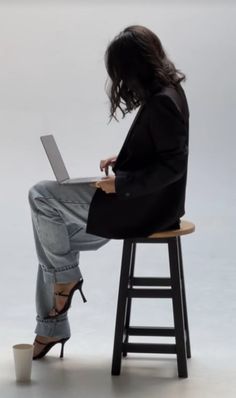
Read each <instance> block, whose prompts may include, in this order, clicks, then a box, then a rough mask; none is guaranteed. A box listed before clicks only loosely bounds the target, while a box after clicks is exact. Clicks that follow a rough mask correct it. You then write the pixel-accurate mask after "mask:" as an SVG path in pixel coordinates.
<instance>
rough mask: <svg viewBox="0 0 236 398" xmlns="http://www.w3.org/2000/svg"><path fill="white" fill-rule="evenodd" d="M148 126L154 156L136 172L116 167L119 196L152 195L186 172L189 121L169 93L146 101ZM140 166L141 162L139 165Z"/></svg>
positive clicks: (116, 184) (116, 183)
mask: <svg viewBox="0 0 236 398" xmlns="http://www.w3.org/2000/svg"><path fill="white" fill-rule="evenodd" d="M148 112H149V115H148V117H149V128H148V131H147V133H148V134H149V135H150V136H151V140H152V144H153V146H154V150H155V159H154V161H152V162H151V163H150V165H148V167H146V168H144V169H142V168H141V167H140V170H138V171H130V172H129V171H121V170H116V179H115V186H116V193H117V195H118V196H119V197H120V198H127V199H128V198H131V197H138V196H142V195H148V194H152V193H155V192H158V191H161V190H163V189H164V188H166V187H167V186H168V185H170V184H173V183H175V182H176V181H178V180H179V179H181V178H182V177H183V175H184V174H185V173H186V171H187V158H188V124H186V123H185V121H184V119H183V116H182V114H181V113H180V111H179V110H178V109H177V107H176V105H175V104H174V102H173V101H172V100H171V98H170V97H169V96H164V95H159V96H154V98H153V99H152V101H151V102H150V103H149V104H148ZM140 166H141V165H140Z"/></svg>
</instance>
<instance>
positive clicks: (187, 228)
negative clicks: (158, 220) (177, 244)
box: [148, 220, 195, 239]
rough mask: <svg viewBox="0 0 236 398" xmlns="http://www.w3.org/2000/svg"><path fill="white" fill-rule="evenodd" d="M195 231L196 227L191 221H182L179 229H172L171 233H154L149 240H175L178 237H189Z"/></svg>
mask: <svg viewBox="0 0 236 398" xmlns="http://www.w3.org/2000/svg"><path fill="white" fill-rule="evenodd" d="M194 231H195V225H194V224H193V223H192V222H191V221H187V220H181V222H180V228H179V229H172V230H169V231H162V232H154V234H151V235H149V236H148V238H155V239H158V238H160V239H163V238H174V237H176V236H181V235H188V234H191V233H192V232H194Z"/></svg>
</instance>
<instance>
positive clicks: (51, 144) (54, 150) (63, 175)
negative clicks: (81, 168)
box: [40, 134, 102, 184]
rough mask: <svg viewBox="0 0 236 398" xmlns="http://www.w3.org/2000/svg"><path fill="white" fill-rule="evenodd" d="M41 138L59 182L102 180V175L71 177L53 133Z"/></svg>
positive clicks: (81, 182) (75, 182)
mask: <svg viewBox="0 0 236 398" xmlns="http://www.w3.org/2000/svg"><path fill="white" fill-rule="evenodd" d="M40 139H41V141H42V144H43V147H44V149H45V152H46V154H47V157H48V160H49V162H50V164H51V166H52V169H53V172H54V174H55V177H56V179H57V181H58V183H59V184H83V183H95V182H96V181H99V180H101V178H102V177H82V178H70V177H69V174H68V172H67V170H66V166H65V163H64V161H63V159H62V156H61V154H60V151H59V149H58V146H57V143H56V141H55V139H54V137H53V135H52V134H48V135H43V136H41V137H40Z"/></svg>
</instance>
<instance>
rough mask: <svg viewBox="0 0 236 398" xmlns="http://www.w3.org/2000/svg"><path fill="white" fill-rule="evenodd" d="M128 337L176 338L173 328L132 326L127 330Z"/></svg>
mask: <svg viewBox="0 0 236 398" xmlns="http://www.w3.org/2000/svg"><path fill="white" fill-rule="evenodd" d="M127 335H128V336H169V337H175V328H173V327H154V326H130V327H129V328H128V329H127Z"/></svg>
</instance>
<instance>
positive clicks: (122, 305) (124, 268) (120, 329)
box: [111, 239, 132, 375]
mask: <svg viewBox="0 0 236 398" xmlns="http://www.w3.org/2000/svg"><path fill="white" fill-rule="evenodd" d="M131 252H132V241H131V240H128V239H125V240H124V244H123V252H122V263H121V272H120V285H119V293H118V302H117V311H116V326H115V337H114V346H113V359H112V370H111V374H112V375H119V374H120V368H121V353H122V343H123V333H124V319H125V310H126V296H127V287H128V281H129V272H130V264H131Z"/></svg>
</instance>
